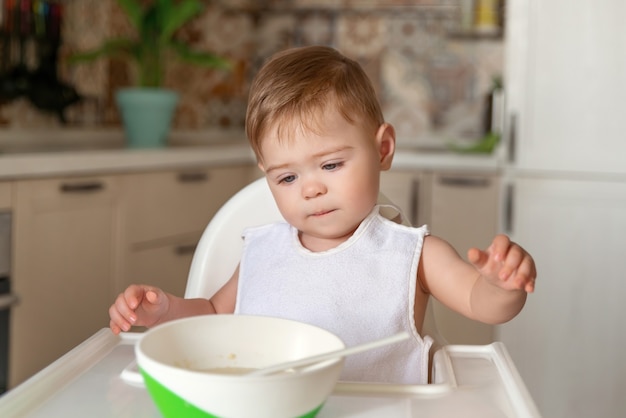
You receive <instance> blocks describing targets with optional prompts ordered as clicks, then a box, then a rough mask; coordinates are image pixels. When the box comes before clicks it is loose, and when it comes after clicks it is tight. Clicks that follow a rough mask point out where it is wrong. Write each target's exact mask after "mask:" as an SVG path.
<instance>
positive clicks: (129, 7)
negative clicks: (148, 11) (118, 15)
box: [117, 0, 143, 30]
mask: <svg viewBox="0 0 626 418" xmlns="http://www.w3.org/2000/svg"><path fill="white" fill-rule="evenodd" d="M117 4H119V5H120V7H121V8H122V9H123V10H124V13H126V15H127V16H128V19H129V20H130V22H131V23H132V24H133V26H135V28H136V29H137V30H141V25H142V17H143V9H142V7H141V4H140V3H139V1H138V0H117Z"/></svg>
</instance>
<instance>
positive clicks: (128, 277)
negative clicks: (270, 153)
mask: <svg viewBox="0 0 626 418" xmlns="http://www.w3.org/2000/svg"><path fill="white" fill-rule="evenodd" d="M255 175H258V174H257V169H256V167H253V166H250V165H244V166H229V167H217V168H198V169H194V170H184V171H164V172H153V173H141V174H129V175H126V176H124V186H123V189H124V192H123V196H124V206H123V209H122V214H123V215H122V228H121V229H122V245H121V246H120V248H119V251H120V260H121V263H120V268H121V274H120V275H119V278H118V280H117V281H116V291H117V292H121V291H123V289H125V288H126V287H127V286H128V285H130V284H132V283H148V284H153V285H155V286H159V287H161V288H163V289H165V290H168V291H170V292H171V293H174V294H176V295H180V296H182V295H183V294H184V290H185V286H186V282H187V274H188V273H189V267H190V266H191V259H192V256H193V250H194V248H195V244H197V242H198V240H199V239H200V236H201V234H202V232H203V231H204V229H205V227H206V226H207V224H208V223H209V221H210V220H211V218H212V217H213V215H214V214H215V213H216V212H217V210H218V209H219V208H220V207H221V206H222V205H223V204H224V203H225V202H226V201H227V200H228V199H229V198H230V197H231V196H232V195H234V194H235V193H236V192H237V191H239V190H240V189H241V188H243V187H244V186H245V185H247V184H248V183H250V182H251V181H252V178H253V177H254V176H255Z"/></svg>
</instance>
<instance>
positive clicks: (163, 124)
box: [115, 88, 179, 148]
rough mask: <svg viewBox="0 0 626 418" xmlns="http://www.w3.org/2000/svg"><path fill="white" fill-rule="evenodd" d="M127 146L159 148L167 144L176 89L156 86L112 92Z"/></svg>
mask: <svg viewBox="0 0 626 418" xmlns="http://www.w3.org/2000/svg"><path fill="white" fill-rule="evenodd" d="M115 99H116V102H117V106H118V108H119V110H120V113H121V115H122V121H123V123H124V132H125V134H126V140H127V145H128V147H130V148H160V147H164V146H165V145H166V144H167V137H168V135H169V132H170V125H171V123H172V117H173V115H174V110H175V109H176V105H177V104H178V99H179V96H178V93H176V92H174V91H171V90H167V89H159V88H127V89H120V90H118V91H117V92H116V94H115Z"/></svg>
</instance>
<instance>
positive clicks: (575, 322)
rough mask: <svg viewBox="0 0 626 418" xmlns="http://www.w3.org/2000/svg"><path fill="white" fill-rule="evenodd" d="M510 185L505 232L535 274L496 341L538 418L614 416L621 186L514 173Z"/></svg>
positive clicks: (619, 406) (621, 407) (625, 343)
mask: <svg viewBox="0 0 626 418" xmlns="http://www.w3.org/2000/svg"><path fill="white" fill-rule="evenodd" d="M510 190H511V197H512V200H511V224H510V228H511V233H512V234H513V236H514V237H515V239H517V240H518V241H519V242H523V243H524V246H525V247H526V248H527V249H528V250H529V251H530V252H531V254H533V257H534V259H535V262H536V264H537V270H538V279H537V286H536V291H535V293H533V294H531V295H529V297H528V300H527V302H526V306H525V308H524V310H523V311H522V312H521V313H520V315H519V316H518V317H517V318H515V319H513V320H512V321H511V322H510V323H507V324H505V325H504V326H501V327H499V328H498V332H497V334H498V336H499V339H502V340H503V341H504V342H505V343H506V345H507V349H508V350H509V352H510V354H511V356H512V358H513V359H514V361H515V364H516V365H517V368H518V370H519V372H520V374H521V376H522V378H523V379H524V380H525V382H526V385H527V387H528V390H529V391H530V392H531V394H532V397H533V398H534V399H535V401H536V403H537V406H538V408H539V409H540V411H541V413H542V414H543V415H544V416H546V417H615V416H620V415H621V414H623V412H624V411H625V410H626V398H625V397H624V389H625V388H626V387H625V386H624V385H625V382H624V377H625V376H626V362H624V360H623V357H622V356H623V350H624V347H626V334H625V333H624V332H623V329H624V319H625V318H626V315H625V313H624V308H623V306H624V301H623V299H624V295H626V281H625V280H624V268H625V267H626V264H625V263H624V248H626V234H625V233H624V231H626V182H606V181H598V180H590V179H585V180H576V179H556V178H554V179H545V178H532V177H529V178H520V177H518V178H516V179H514V180H513V182H512V183H511V189H510Z"/></svg>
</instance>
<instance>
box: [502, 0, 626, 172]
mask: <svg viewBox="0 0 626 418" xmlns="http://www.w3.org/2000/svg"><path fill="white" fill-rule="evenodd" d="M506 10H507V19H506V22H507V23H506V41H505V57H506V64H505V67H506V69H507V73H506V75H505V80H504V84H505V89H506V102H507V105H506V106H507V122H508V124H509V129H510V130H511V131H512V132H513V135H512V138H511V139H512V141H513V142H515V143H514V144H512V146H511V147H509V150H510V151H511V152H512V153H513V154H514V155H513V157H514V159H515V165H516V167H518V168H525V169H546V168H548V169H550V170H561V171H575V172H604V173H614V172H623V169H624V155H625V154H626V141H624V126H623V120H624V97H626V52H625V51H626V31H625V30H624V17H625V16H626V2H624V1H623V0H596V1H577V2H572V1H571V0H551V1H542V0H507V7H506Z"/></svg>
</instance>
